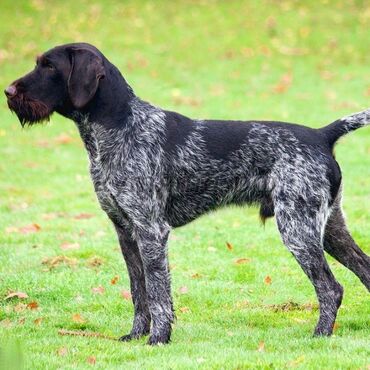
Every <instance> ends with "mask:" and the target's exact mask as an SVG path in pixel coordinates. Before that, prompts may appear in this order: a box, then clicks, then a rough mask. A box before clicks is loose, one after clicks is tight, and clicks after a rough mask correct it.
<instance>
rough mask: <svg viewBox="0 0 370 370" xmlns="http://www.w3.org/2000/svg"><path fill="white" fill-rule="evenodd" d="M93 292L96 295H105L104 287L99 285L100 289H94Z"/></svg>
mask: <svg viewBox="0 0 370 370" xmlns="http://www.w3.org/2000/svg"><path fill="white" fill-rule="evenodd" d="M91 291H92V292H93V293H94V294H103V293H104V292H105V289H104V287H102V286H101V285H99V286H98V287H96V288H92V289H91Z"/></svg>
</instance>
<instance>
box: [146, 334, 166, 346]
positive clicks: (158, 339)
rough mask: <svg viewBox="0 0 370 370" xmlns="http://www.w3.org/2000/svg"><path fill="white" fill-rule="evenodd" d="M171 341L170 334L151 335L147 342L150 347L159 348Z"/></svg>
mask: <svg viewBox="0 0 370 370" xmlns="http://www.w3.org/2000/svg"><path fill="white" fill-rule="evenodd" d="M170 341H171V338H170V334H163V335H151V336H150V337H149V340H148V344H149V345H150V346H159V345H163V344H167V343H169V342H170Z"/></svg>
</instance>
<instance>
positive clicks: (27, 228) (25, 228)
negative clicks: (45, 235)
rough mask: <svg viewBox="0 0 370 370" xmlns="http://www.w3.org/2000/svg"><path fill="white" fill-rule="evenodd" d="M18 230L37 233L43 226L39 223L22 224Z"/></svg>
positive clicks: (23, 232) (22, 232)
mask: <svg viewBox="0 0 370 370" xmlns="http://www.w3.org/2000/svg"><path fill="white" fill-rule="evenodd" d="M18 230H19V232H20V233H21V234H30V233H37V232H38V231H40V230H41V226H40V225H38V224H30V225H26V226H22V227H20V228H19V229H18Z"/></svg>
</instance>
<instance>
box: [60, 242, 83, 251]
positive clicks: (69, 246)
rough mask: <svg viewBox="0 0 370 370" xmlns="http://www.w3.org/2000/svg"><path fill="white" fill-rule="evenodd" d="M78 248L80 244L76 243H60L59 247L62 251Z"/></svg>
mask: <svg viewBox="0 0 370 370" xmlns="http://www.w3.org/2000/svg"><path fill="white" fill-rule="evenodd" d="M78 248H80V244H78V243H62V244H61V245H60V249H63V250H64V251H66V250H70V249H78Z"/></svg>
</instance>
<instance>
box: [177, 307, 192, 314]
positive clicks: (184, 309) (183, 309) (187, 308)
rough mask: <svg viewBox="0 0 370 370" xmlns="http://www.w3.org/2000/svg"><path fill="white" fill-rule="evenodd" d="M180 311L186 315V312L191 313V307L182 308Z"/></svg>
mask: <svg viewBox="0 0 370 370" xmlns="http://www.w3.org/2000/svg"><path fill="white" fill-rule="evenodd" d="M179 311H180V312H182V313H186V312H189V311H190V309H189V307H180V308H179Z"/></svg>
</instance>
